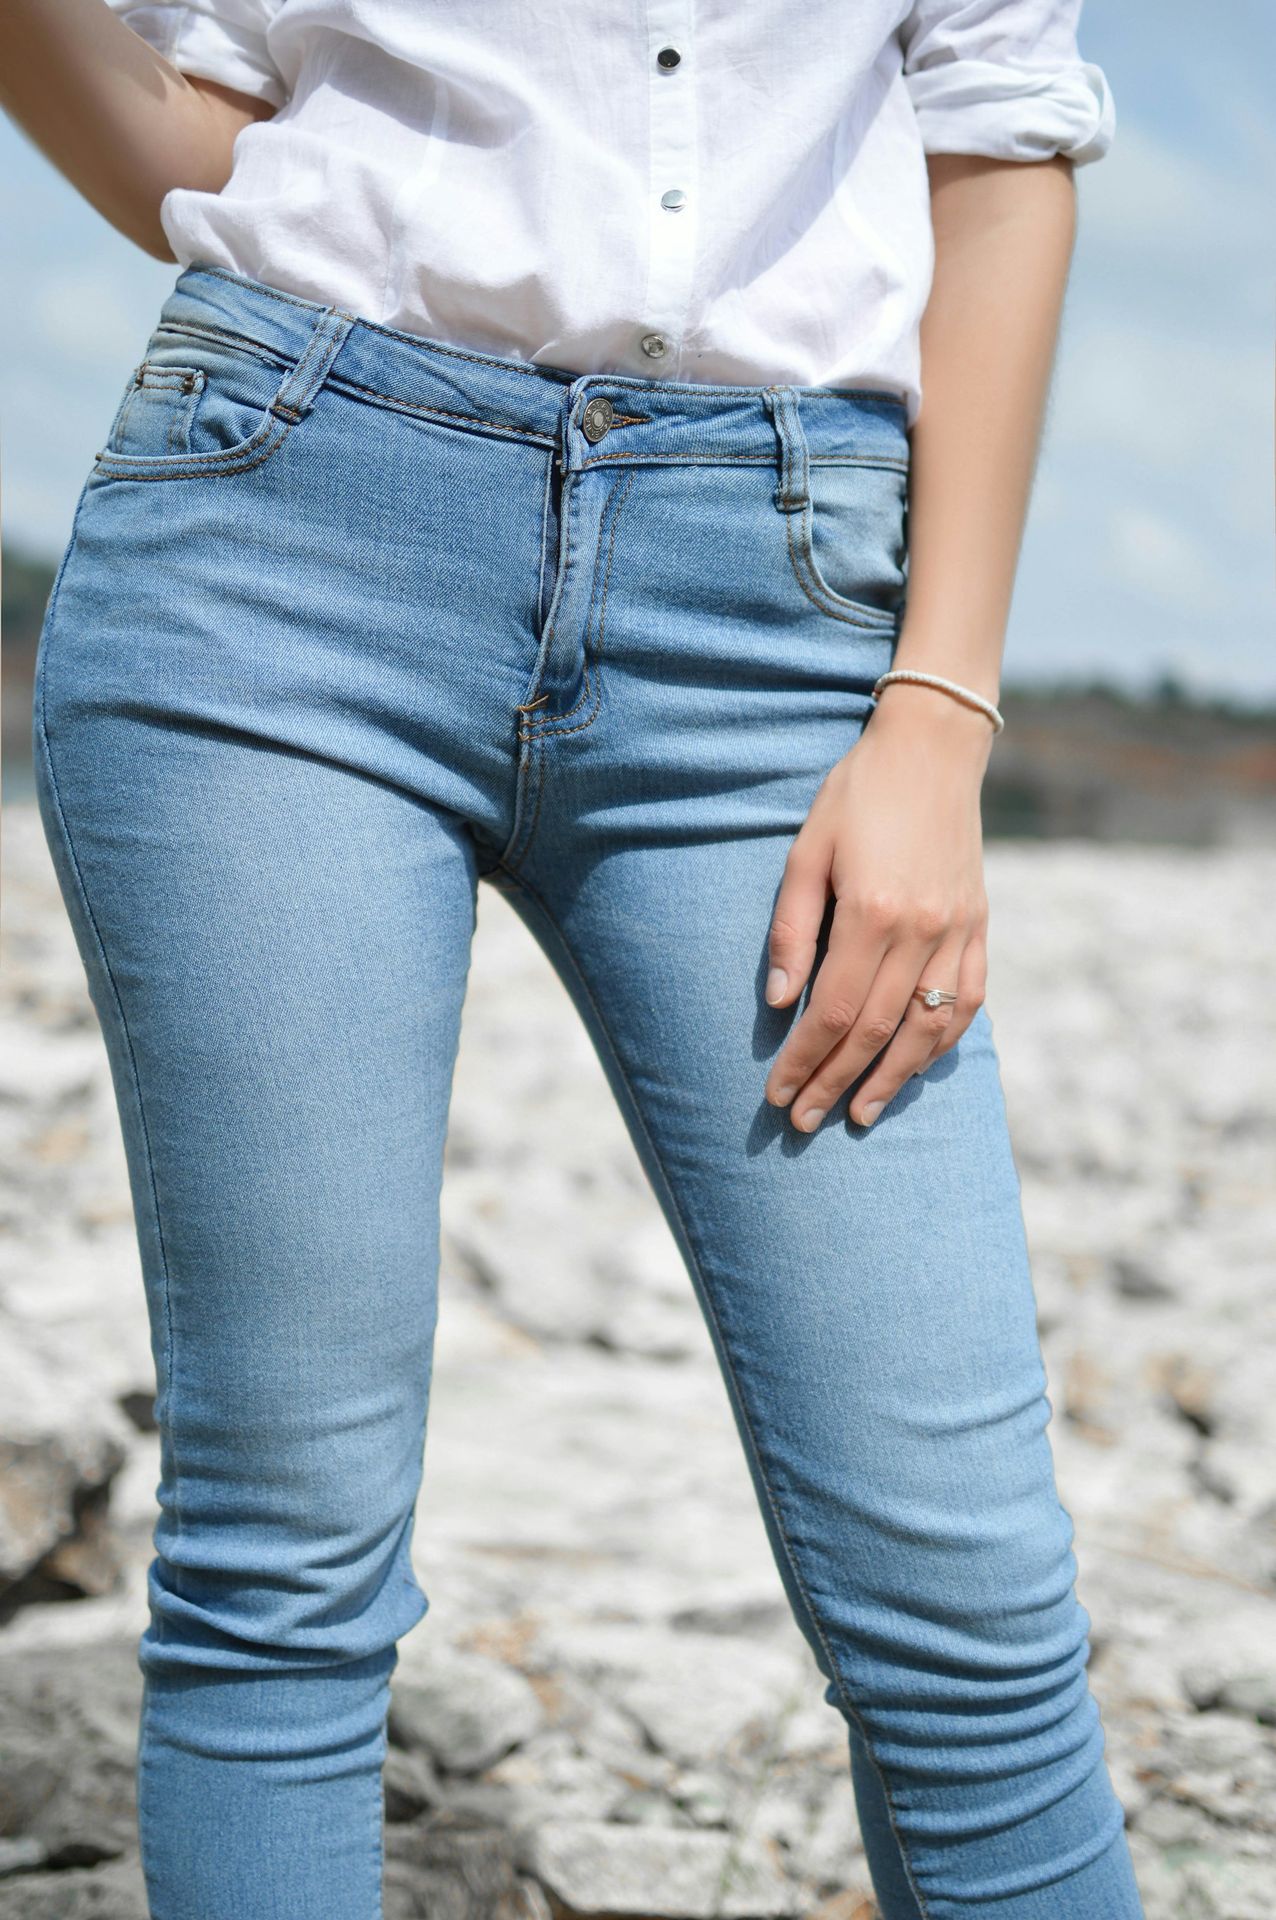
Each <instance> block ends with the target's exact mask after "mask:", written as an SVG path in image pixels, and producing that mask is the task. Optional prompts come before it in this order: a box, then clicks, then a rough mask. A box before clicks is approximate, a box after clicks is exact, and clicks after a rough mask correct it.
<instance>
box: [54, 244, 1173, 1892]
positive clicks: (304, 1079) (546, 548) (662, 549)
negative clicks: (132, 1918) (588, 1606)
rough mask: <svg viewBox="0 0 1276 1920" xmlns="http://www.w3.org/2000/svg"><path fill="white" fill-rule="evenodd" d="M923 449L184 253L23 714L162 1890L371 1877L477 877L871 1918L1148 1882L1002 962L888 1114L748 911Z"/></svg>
mask: <svg viewBox="0 0 1276 1920" xmlns="http://www.w3.org/2000/svg"><path fill="white" fill-rule="evenodd" d="M105 425H106V423H105V422H104V426H105ZM907 464H908V438H907V431H906V425H905V415H904V408H903V404H902V402H901V401H900V400H899V399H898V398H896V397H893V396H890V395H887V394H880V393H878V394H874V393H868V392H865V393H859V392H854V391H850V390H833V389H812V388H793V387H788V388H784V387H781V388H765V387H748V386H744V387H734V386H715V385H705V384H686V383H677V382H671V383H661V382H658V381H645V380H642V379H640V378H621V377H614V376H609V375H604V374H590V375H583V376H577V375H575V374H573V373H572V372H571V371H569V370H560V369H555V368H548V367H540V366H531V365H526V364H520V363H517V362H514V361H506V360H501V359H497V358H492V357H488V356H485V355H483V354H480V353H464V352H458V351H457V350H456V349H454V348H451V347H446V346H444V345H442V344H439V343H436V342H432V341H429V340H425V339H422V338H421V337H419V336H413V335H409V334H405V333H396V332H393V331H390V330H388V329H385V328H381V327H378V326H375V325H372V324H370V323H368V322H365V321H363V320H360V319H356V318H354V317H352V316H351V315H350V314H348V313H344V312H342V311H340V310H339V309H335V308H331V307H328V308H325V307H322V306H320V305H317V304H314V303H310V302H307V301H305V300H299V299H296V298H293V297H291V296H288V295H284V294H282V293H279V292H277V291H276V290H274V289H271V288H267V287H265V286H263V285H261V284H260V283H258V282H255V281H250V280H246V279H243V278H242V277H239V276H237V275H233V274H229V273H225V272H223V271H221V270H219V269H212V268H208V267H202V266H196V267H193V268H187V269H185V270H183V271H182V272H181V273H180V275H179V277H178V278H177V280H176V283H175V285H174V287H173V289H172V290H171V292H170V293H169V295H168V297H167V298H166V300H165V301H164V304H163V307H162V311H161V313H160V316H159V320H158V324H157V325H156V327H155V330H154V331H153V333H152V334H151V336H150V338H149V340H148V341H147V343H146V346H145V351H144V354H143V358H142V361H141V363H140V364H139V367H138V369H137V372H136V373H135V374H134V375H131V376H130V379H129V383H128V386H127V388H126V391H125V393H124V394H123V395H122V396H121V402H120V407H119V410H118V412H117V414H116V416H115V418H114V420H113V421H112V422H111V423H110V427H109V431H108V432H107V433H106V435H105V442H104V445H103V447H102V450H101V452H100V453H99V454H98V456H97V457H96V459H95V461H94V464H93V466H92V468H91V470H90V472H89V475H88V477H87V479H86V481H85V484H84V488H83V491H82V493H81V496H80V501H79V504H78V507H77V511H76V516H75V521H74V525H73V528H72V533H71V537H70V541H69V543H68V546H67V550H66V553H65V555H64V556H63V560H62V564H61V567H60V569H59V574H58V579H57V582H56V585H55V588H54V592H53V595H52V597H51V601H50V605H49V610H48V613H47V616H46V621H45V626H44V631H43V634H42V637H41V645H40V653H39V664H38V682H37V699H36V721H35V735H36V758H37V771H38V791H39V799H40V804H41V808H42V814H43V819H44V822H45V827H46V831H47V834H48V838H49V842H50V846H51V850H52V854H53V857H54V860H55V862H56V865H57V869H58V873H59V877H60V881H61V885H62V888H63V891H64V894H65V899H66V904H67V908H68V911H69V913H70V916H71V919H72V921H73V923H74V926H75V930H76V934H77V938H78V940H79V942H80V948H81V951H82V954H83V958H84V964H85V968H86V971H87V975H88V979H89V983H90V987H91V990H92V993H93V997H94V1004H95V1006H96V1009H97V1012H98V1015H99V1017H100V1019H101V1022H102V1026H103V1030H104V1033H105V1037H106V1041H107V1045H108V1048H109V1053H110V1059H111V1065H112V1071H113V1074H114V1080H115V1087H116V1093H117V1097H118V1101H119V1108H120V1115H121V1121H122V1126H123V1132H124V1137H125V1143H126V1147H127V1152H128V1159H129V1171H130V1178H131V1181H132V1189H133V1198H134V1204H135V1208H136V1215H137V1228H138V1235H139V1241H140V1246H141V1252H142V1260H143V1268H144V1273H145V1283H146V1289H147V1299H148V1307H149V1312H150V1323H151V1330H152V1344H153V1351H154V1359H155V1367H156V1378H157V1384H158V1396H157V1399H156V1405H155V1411H156V1417H157V1419H158V1422H159V1429H160V1439H161V1447H162V1460H161V1480H160V1484H159V1488H158V1496H159V1513H158V1518H157V1522H156V1527H155V1534H154V1545H155V1555H154V1558H153V1560H152V1562H151V1564H150V1567H149V1570H148V1591H149V1601H150V1610H151V1618H150V1622H149V1625H148V1627H147V1629H146V1631H145V1633H144V1634H143V1636H142V1638H141V1641H140V1646H139V1660H140V1664H141V1667H142V1671H143V1674H144V1676H145V1690H144V1705H143V1712H142V1722H141V1729H140V1752H139V1762H138V1784H139V1824H140V1830H141V1840H142V1848H143V1858H144V1864H145V1870H146V1875H147V1880H148V1884H149V1890H150V1899H151V1903H152V1912H153V1915H154V1920H375V1917H376V1916H377V1915H378V1913H379V1911H380V1878H381V1865H382V1824H381V1823H382V1801H381V1777H380V1769H381V1764H382V1760H383V1757H384V1753H385V1714H386V1707H387V1701H388V1682H389V1678H390V1675H391V1673H392V1671H393V1669H394V1665H395V1662H396V1659H397V1651H396V1642H397V1640H398V1639H399V1638H400V1637H401V1636H402V1635H403V1634H405V1633H406V1632H407V1631H408V1629H409V1628H411V1627H412V1626H413V1625H414V1624H415V1623H416V1622H417V1621H419V1620H420V1619H421V1617H422V1616H423V1614H424V1613H425V1611H426V1606H427V1600H426V1596H425V1594H424V1592H423V1591H422V1588H421V1586H420V1585H419V1584H418V1581H417V1578H416V1575H415V1573H414V1570H413V1565H412V1559H411V1555H410V1544H411V1539H412V1526H413V1512H414V1502H415V1500H416V1496H417V1492H418V1486H419V1482H420V1477H421V1470H422V1460H423V1447H424V1435H425V1421H426V1409H427V1392H428V1382H429V1375H430V1361H431V1348H432V1335H433V1331H434V1327H435V1320H436V1256H437V1248H438V1232H439V1216H438V1191H439V1184H440V1178H441V1166H442V1153H443V1142H444V1134H445V1127H446V1120H447V1109H448V1098H449V1088H450V1080H451V1073H452V1066H453V1059H454V1053H455V1049H456V1044H457V1036H458V1023H459V1018H460V1013H461V1005H462V998H463V994H464V990H465V984H466V974H467V966H468V960H469V953H470V943H471V935H472V931H473V927H474V917H475V904H476V898H477V891H476V890H477V886H478V883H479V882H480V881H486V882H487V883H488V884H489V885H491V886H494V887H497V888H499V889H500V890H501V891H502V892H503V893H504V894H505V895H506V896H507V897H508V899H509V900H510V901H511V902H512V904H513V906H514V907H515V908H516V910H517V911H518V912H519V913H520V915H522V916H523V918H524V920H525V921H526V923H527V925H528V926H529V927H530V929H531V930H532V932H533V934H534V935H535V937H536V938H537V940H538V941H540V942H541V944H542V946H543V948H544V950H545V952H546V953H547V954H548V956H549V958H550V960H551V961H552V963H553V965H554V966H555V967H556V968H557V969H558V970H559V972H560V973H561V976H562V978H563V980H564V981H565V983H566V985H567V987H568V989H569V990H570V993H571V994H572V996H573V998H574V1001H575V1004H576V1006H577V1008H578V1009H579V1012H580V1017H581V1018H582V1020H583V1021H584V1022H585V1023H586V1026H587V1028H588V1031H589V1033H590V1035H591V1036H592V1039H593V1041H594V1043H595V1045H596V1047H597V1049H598V1053H599V1056H600V1058H601V1060H602V1062H603V1065H604V1067H605V1069H606V1072H607V1075H608V1078H609V1081H610V1084H611V1086H612V1088H613V1090H614V1093H615V1097H616V1099H617V1101H618V1102H619V1103H620V1106H621V1108H622V1110H623V1112H624V1115H625V1118H626V1120H627V1123H628V1125H629V1127H630V1128H631V1130H632V1135H633V1139H634V1141H635V1144H636V1146H637V1149H638V1152H639V1154H640V1155H641V1157H642V1161H643V1164H644V1165H645V1167H646V1170H647V1172H648V1174H649V1176H650V1179H651V1182H652V1185H653V1188H654V1190H655V1193H656V1195H657V1196H658V1199H659V1201H660V1204H661V1205H662V1207H663V1208H664V1209H665V1211H666V1215H667V1218H668V1220H669V1222H670V1225H671V1227H672V1229H673V1231H674V1233H675V1235H676V1236H677V1239H678V1242H679V1245H680V1247H681V1249H682V1251H683V1253H684V1255H685V1258H686V1262H687V1268H688V1273H689V1284H692V1285H693V1286H694V1288H695V1290H696V1295H697V1298H698V1300H699V1301H700V1304H701V1306H702V1308H703V1311H704V1314H705V1317H706V1321H707V1324H708V1327H709V1329H710V1332H711V1334H712V1337H713V1341H714V1345H715V1350H716V1352H717V1354H718V1357H719V1359H720V1362H721V1365H722V1369H723V1374H724V1378H725V1381H726V1384H727V1389H728V1392H729V1396H730V1401H731V1406H732V1409H733V1412H734V1415H735V1418H736V1420H737V1422H738V1425H739V1430H740V1435H741V1440H742V1443H743V1446H744V1449H745V1455H746V1458H747V1462H748V1467H749V1471H750V1473H751V1474H752V1476H753V1480H754V1483H755V1485H756V1489H757V1494H758V1499H759V1502H760V1505H761V1511H762V1514H763V1516H764V1519H765V1523H766V1526H767V1529H768V1532H769V1537H770V1540H771V1543H772V1546H773V1548H774V1552H775V1557H776V1563H777V1566H778V1569H779V1573H780V1576H781V1578H782V1580H783V1582H784V1587H785V1590H786V1592H787V1594H788V1596H789V1599H790V1601H791V1604H792V1607H793V1609H794V1614H795V1617H796V1619H797V1621H798V1623H799V1625H800V1627H801V1629H802V1631H803V1632H804V1634H805V1635H806V1636H807V1638H808V1640H809V1642H810V1645H811V1648H812V1650H813V1653H814V1655H815V1658H816V1660H817V1661H818V1663H819V1667H820V1670H821V1672H822V1673H823V1675H824V1676H825V1677H826V1679H827V1683H828V1684H827V1689H826V1697H827V1699H828V1701H829V1702H830V1703H831V1704H832V1705H833V1706H834V1707H836V1708H837V1709H838V1711H839V1712H840V1713H841V1714H842V1715H843V1716H844V1718H845V1722H846V1726H847V1731H848V1735H849V1760H850V1769H851V1774H852V1778H853V1781H854V1787H855V1792H856V1795H857V1797H858V1804H859V1809H860V1815H861V1821H862V1826H863V1831H864V1837H865V1841H866V1845H867V1847H868V1851H869V1859H870V1864H871V1867H872V1871H873V1875H874V1879H875V1882H876V1885H877V1889H878V1893H879V1898H880V1903H881V1907H882V1911H883V1913H884V1915H885V1916H886V1920H918V1917H919V1916H928V1920H974V1916H977V1915H978V1916H985V1915H991V1914H995V1915H996V1916H998V1920H1097V1917H1098V1916H1102V1920H1135V1916H1138V1915H1139V1914H1140V1913H1141V1907H1140V1904H1139V1898H1138V1894H1137V1891H1136V1888H1135V1884H1134V1879H1133V1875H1132V1871H1131V1864H1130V1857H1129V1850H1128V1846H1127V1841H1126V1837H1125V1829H1124V1821H1123V1812H1122V1808H1121V1805H1120V1803H1119V1801H1118V1798H1117V1796H1116V1794H1115V1792H1114V1789H1113V1785H1112V1782H1111V1778H1110V1775H1109V1772H1108V1768H1107V1764H1106V1759H1105V1754H1104V1745H1105V1742H1104V1733H1103V1728H1102V1724H1101V1720H1100V1715H1099V1711H1098V1707H1097V1704H1096V1701H1095V1698H1094V1696H1093V1694H1092V1692H1091V1690H1090V1687H1089V1682H1088V1675H1087V1659H1088V1655H1089V1641H1088V1638H1087V1635H1088V1630H1089V1625H1090V1621H1089V1616H1088V1614H1087V1613H1086V1612H1085V1610H1084V1609H1083V1607H1082V1606H1081V1604H1080V1602H1079V1600H1078V1597H1077V1595H1076V1592H1075V1589H1074V1577H1075V1575H1076V1571H1077V1568H1076V1561H1075V1558H1074V1556H1073V1553H1072V1551H1071V1544H1070V1543H1071V1541H1072V1537H1073V1529H1072V1524H1071V1521H1070V1519H1069V1516H1068V1515H1067V1513H1066V1511H1065V1510H1064V1508H1063V1507H1062V1506H1061V1504H1060V1501H1059V1498H1058V1494H1057V1490H1056V1484H1055V1479H1054V1474H1053V1460H1052V1453H1051V1448H1050V1444H1049V1439H1048V1435H1047V1423H1048V1420H1049V1418H1050V1414H1051V1405H1050V1402H1049V1400H1048V1398H1047V1395H1046V1391H1045V1387H1046V1377H1045V1372H1044V1368H1043V1364H1042V1358H1041V1353H1040V1347H1039V1341H1038V1332H1037V1322H1036V1306H1035V1299H1034V1293H1033V1287H1032V1281H1031V1277H1030V1271H1029V1263H1028V1258H1027V1250H1026V1242H1025V1235H1024V1228H1023V1219H1022V1213H1021V1196H1020V1188H1019V1182H1018V1175H1017V1169H1016V1165H1015V1161H1014V1158H1013V1156H1012V1150H1011V1143H1010V1139H1009V1135H1008V1131H1007V1124H1006V1114H1005V1109H1004V1105H1003V1095H1002V1087H1001V1081H1000V1075H999V1066H998V1060H997V1055H996V1051H995V1048H994V1044H993V1037H992V1030H991V1024H990V1020H989V1016H988V1012H987V1009H986V1007H984V1008H981V1009H980V1011H979V1013H978V1014H977V1016H976V1018H975V1020H974V1022H973V1024H972V1025H971V1026H970V1027H969V1028H968V1030H967V1032H966V1033H965V1034H963V1035H962V1037H961V1040H960V1041H959V1043H958V1045H957V1046H956V1047H955V1048H954V1049H953V1050H952V1051H951V1052H950V1053H949V1054H948V1055H947V1056H946V1057H944V1058H943V1059H941V1060H939V1061H937V1062H936V1063H935V1064H934V1065H933V1066H932V1067H931V1068H930V1070H929V1071H927V1072H926V1073H924V1074H922V1075H920V1076H918V1077H917V1078H915V1079H914V1080H912V1081H911V1082H910V1083H909V1084H908V1085H907V1086H906V1088H905V1089H904V1090H903V1091H902V1092H901V1093H900V1094H899V1095H898V1096H897V1097H896V1098H895V1099H894V1100H893V1101H892V1102H891V1104H890V1105H889V1106H888V1107H887V1109H886V1111H885V1113H884V1114H883V1116H882V1118H881V1119H880V1120H879V1121H878V1122H877V1124H876V1125H875V1126H873V1127H871V1128H867V1129H863V1128H859V1127H857V1126H855V1125H853V1124H849V1123H848V1121H847V1115H846V1101H845V1099H843V1100H842V1101H841V1102H840V1103H838V1105H837V1106H836V1107H835V1108H834V1109H833V1111H832V1112H830V1114H829V1116H828V1118H827V1119H826V1121H825V1122H824V1123H823V1125H822V1126H821V1127H820V1128H819V1129H818V1131H817V1132H816V1133H814V1134H813V1135H811V1136H809V1137H807V1136H801V1135H799V1134H798V1133H797V1132H796V1130H795V1129H794V1128H793V1126H792V1124H791V1122H790V1121H789V1119H788V1118H787V1116H786V1115H785V1114H784V1113H782V1112H779V1111H777V1110H775V1109H773V1108H771V1107H769V1106H768V1105H767V1103H766V1102H765V1100H764V1099H763V1092H762V1089H763V1082H764V1080H765V1077H766V1073H767V1070H768V1065H769V1063H770V1061H771V1060H772V1059H773V1057H774V1056H775V1054H776V1052H777V1051H778V1049H779V1047H780V1045H781V1043H782V1041H783V1039H784V1036H785V1034H786V1032H787V1031H788V1029H789V1027H790V1025H791V1024H792V1022H793V1020H794V1019H795V1018H796V1010H795V1009H789V1010H787V1011H775V1010H772V1009H770V1008H768V1007H767V1005H766V1003H765V1001H764V999H763V993H762V987H763V981H764V979H765V975H766V971H767V952H766V941H767V932H768V927H769V922H770V916H771V912H772V909H773V906H774V902H775V896H776V890H777V887H778V884H779V880H780V876H781V871H782V867H783V862H784V858H785V855H786V852H787V850H788V847H789V845H790V843H791V841H792V838H793V836H794V835H795V834H796V833H797V831H798V829H799V828H800V826H801V825H802V822H803V820H804V819H805V817H806V814H807V811H808V809H809V807H810V805H811V802H812V800H813V799H814V797H815V793H816V790H817V788H818V787H819V785H820V782H821V780H822V779H823V778H824V776H825V774H826V773H827V772H828V770H829V768H830V767H832V766H833V764H834V763H835V762H836V761H837V760H838V759H839V758H840V757H841V756H842V755H843V754H845V753H846V752H847V751H848V750H849V749H850V748H851V747H853V745H854V744H855V741H856V740H857V738H858V737H859V735H860V732H861V730H862V728H863V727H864V725H865V724H866V723H867V722H868V720H869V717H870V715H871V712H872V708H871V703H870V700H869V691H870V688H871V687H872V684H873V681H874V680H875V678H876V677H877V675H878V674H880V673H881V672H882V671H883V670H884V669H885V668H886V667H887V666H889V664H890V662H891V658H892V652H893V649H894V645H895V641H896V637H897V634H898V627H899V618H900V610H901V604H902V597H903V591H904V572H905V565H904V556H905V484H906V477H907ZM822 950H823V949H821V951H822ZM566 1251H567V1249H566V1247H565V1255H566Z"/></svg>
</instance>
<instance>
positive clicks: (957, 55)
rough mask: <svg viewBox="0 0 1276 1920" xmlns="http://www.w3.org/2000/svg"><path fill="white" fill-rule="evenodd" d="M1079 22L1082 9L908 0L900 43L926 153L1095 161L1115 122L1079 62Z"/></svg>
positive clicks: (1091, 72) (1064, 3)
mask: <svg viewBox="0 0 1276 1920" xmlns="http://www.w3.org/2000/svg"><path fill="white" fill-rule="evenodd" d="M1080 12H1081V0H917V4H916V5H915V6H914V7H912V8H911V10H910V11H909V13H908V14H907V15H906V17H905V19H904V21H903V24H902V26H901V27H900V41H901V44H902V46H903V49H904V79H905V83H906V85H907V87H908V90H909V93H910V94H911V96H912V101H913V107H914V110H915V112H916V114H917V120H918V124H919V126H920V128H921V133H922V145H923V146H924V148H925V150H926V151H927V152H928V153H981V154H987V155H988V156H990V157H991V158H993V159H998V160H1045V159H1049V158H1051V157H1052V156H1053V155H1055V154H1063V155H1065V156H1066V157H1067V158H1068V159H1070V160H1072V161H1073V162H1074V163H1075V164H1076V165H1077V166H1082V165H1084V164H1085V163H1086V162H1087V161H1090V160H1098V159H1101V158H1102V156H1103V155H1104V154H1105V153H1106V152H1107V150H1108V148H1109V147H1110V146H1111V144H1112V137H1113V134H1114V132H1115V130H1116V112H1115V108H1114V106H1113V102H1112V94H1111V91H1110V89H1109V87H1108V83H1107V80H1106V78H1105V77H1104V74H1103V72H1102V71H1101V69H1100V68H1098V67H1096V66H1094V65H1093V64H1092V63H1091V62H1089V61H1086V60H1082V58H1081V57H1080V53H1079V51H1078V48H1077V22H1078V17H1079V15H1080Z"/></svg>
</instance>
